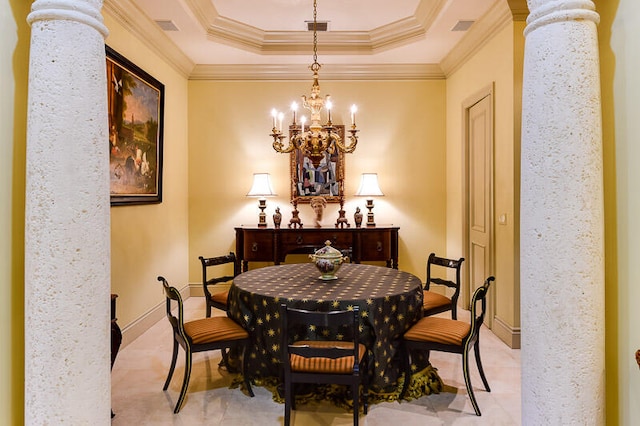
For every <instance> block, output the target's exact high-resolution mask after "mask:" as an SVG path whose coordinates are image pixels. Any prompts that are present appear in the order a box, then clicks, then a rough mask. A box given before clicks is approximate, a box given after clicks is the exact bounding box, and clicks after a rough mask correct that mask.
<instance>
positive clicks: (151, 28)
mask: <svg viewBox="0 0 640 426" xmlns="http://www.w3.org/2000/svg"><path fill="white" fill-rule="evenodd" d="M103 11H104V12H105V13H108V14H109V15H110V16H111V17H112V18H113V19H114V20H115V21H116V22H118V23H119V24H120V25H122V26H123V27H124V28H126V29H127V31H129V32H131V33H132V34H134V35H135V36H136V38H138V40H140V41H141V42H142V43H144V44H145V45H146V46H147V47H148V48H149V49H150V50H151V51H153V52H154V53H155V54H156V55H158V56H159V57H161V58H162V59H163V60H165V61H166V62H167V63H168V64H169V65H171V66H172V67H173V68H174V69H175V70H176V71H178V72H179V73H180V74H182V75H183V76H184V77H189V74H191V71H192V70H193V67H194V65H195V64H194V63H193V61H191V59H189V57H188V56H187V55H185V54H184V53H183V52H182V50H180V49H179V48H178V46H176V45H175V43H173V41H171V39H170V38H169V37H167V35H166V34H165V33H164V31H162V30H161V29H160V27H158V25H156V24H155V22H153V21H151V20H149V19H140V16H144V13H143V12H142V10H140V9H139V8H138V6H137V5H136V4H135V3H133V2H132V1H131V0H104V4H103Z"/></svg>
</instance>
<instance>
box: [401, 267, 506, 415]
mask: <svg viewBox="0 0 640 426" xmlns="http://www.w3.org/2000/svg"><path fill="white" fill-rule="evenodd" d="M494 280H495V278H494V277H488V278H487V279H486V280H485V282H484V284H483V285H482V286H481V287H478V289H476V291H475V292H474V293H473V298H472V299H471V307H470V309H471V319H470V322H466V321H458V320H453V319H449V318H441V317H423V318H422V319H420V320H419V321H418V322H417V323H415V324H414V325H413V326H411V328H409V329H408V330H407V331H406V332H405V333H404V336H403V337H402V343H401V345H400V346H401V350H400V353H401V356H402V360H403V367H404V385H403V387H402V391H401V392H400V397H399V399H400V400H402V399H403V398H404V396H405V394H406V392H407V389H408V388H409V382H411V361H410V354H411V352H412V351H422V352H426V356H427V358H428V357H429V352H430V351H443V352H451V353H458V354H462V372H463V374H464V383H465V385H466V387H467V393H468V394H469V398H470V399H471V404H472V405H473V409H474V411H475V413H476V415H478V416H480V415H481V413H480V408H479V407H478V403H477V401H476V397H475V395H474V394H473V387H472V386H471V377H470V374H469V352H470V351H471V348H472V347H473V349H474V353H475V358H476V364H477V365H478V371H479V372H480V378H482V383H483V384H484V388H485V389H486V390H487V392H491V389H490V388H489V383H488V382H487V378H486V377H485V375H484V370H483V369H482V362H481V360H480V342H479V340H480V327H481V326H482V322H483V321H484V313H485V310H486V308H487V299H486V297H487V291H489V286H490V285H491V282H492V281H494ZM478 303H480V305H481V307H480V309H479V310H478V306H477V305H478Z"/></svg>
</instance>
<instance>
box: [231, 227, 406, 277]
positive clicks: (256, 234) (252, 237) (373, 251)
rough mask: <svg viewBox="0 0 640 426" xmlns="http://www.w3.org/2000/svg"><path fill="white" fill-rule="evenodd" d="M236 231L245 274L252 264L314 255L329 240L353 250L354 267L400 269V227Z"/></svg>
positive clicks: (335, 244)
mask: <svg viewBox="0 0 640 426" xmlns="http://www.w3.org/2000/svg"><path fill="white" fill-rule="evenodd" d="M235 229H236V256H237V257H238V266H237V268H238V269H239V268H240V267H242V271H247V269H248V265H249V262H273V263H275V264H276V265H279V264H280V263H282V262H284V259H285V257H286V256H287V255H288V254H300V253H302V254H304V253H313V252H314V251H315V250H317V249H319V248H320V247H323V246H324V242H325V241H327V240H329V241H331V246H332V247H335V248H336V249H338V250H350V252H351V261H352V262H354V263H360V262H363V261H384V262H386V263H387V267H389V268H395V269H398V230H399V229H400V228H399V227H394V226H388V227H375V228H374V227H367V228H364V227H363V228H297V229H291V228H278V229H275V228H257V227H244V226H243V227H239V228H235ZM236 272H237V273H240V271H239V270H238V271H236Z"/></svg>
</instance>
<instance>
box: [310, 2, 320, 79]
mask: <svg viewBox="0 0 640 426" xmlns="http://www.w3.org/2000/svg"><path fill="white" fill-rule="evenodd" d="M317 8H318V2H317V0H313V64H311V70H312V71H317V70H319V69H320V64H319V63H318V32H317V25H318V20H317V17H318V10H317Z"/></svg>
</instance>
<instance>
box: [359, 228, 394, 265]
mask: <svg viewBox="0 0 640 426" xmlns="http://www.w3.org/2000/svg"><path fill="white" fill-rule="evenodd" d="M360 244H361V248H360V251H361V253H363V260H372V261H374V260H387V259H389V258H390V257H391V233H390V232H388V231H370V230H367V231H366V232H363V233H362V234H361V236H360Z"/></svg>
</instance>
